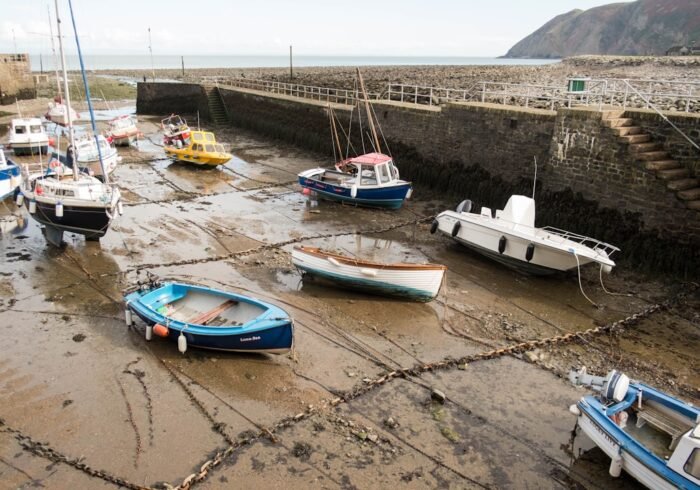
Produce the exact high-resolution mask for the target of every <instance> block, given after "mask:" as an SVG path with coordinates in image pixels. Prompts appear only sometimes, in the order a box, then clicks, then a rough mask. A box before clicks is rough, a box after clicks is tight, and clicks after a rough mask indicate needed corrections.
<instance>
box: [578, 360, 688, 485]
mask: <svg viewBox="0 0 700 490" xmlns="http://www.w3.org/2000/svg"><path fill="white" fill-rule="evenodd" d="M569 379H570V380H571V381H572V382H573V383H574V384H576V385H582V386H587V387H590V388H592V389H593V390H595V391H598V392H599V393H598V394H597V395H587V396H584V397H583V398H581V400H579V402H578V403H577V404H575V405H571V406H570V407H569V411H570V412H571V413H573V414H574V415H576V429H575V431H574V436H575V439H576V438H578V436H579V435H585V436H586V438H587V439H588V441H587V442H589V444H586V446H588V447H590V442H592V443H593V444H594V445H596V446H598V447H599V448H600V449H601V450H602V451H603V452H604V453H605V454H606V455H607V456H608V457H610V469H609V473H610V476H612V477H619V476H620V475H621V473H622V470H624V471H625V472H627V473H629V474H630V476H632V477H633V478H635V479H636V480H637V481H639V482H640V483H642V484H643V485H644V486H646V487H648V488H652V489H655V490H656V489H662V490H673V489H676V488H683V489H694V490H698V489H700V410H699V409H698V408H697V407H695V406H693V405H692V404H690V403H686V402H684V401H683V400H680V399H678V398H675V397H673V396H671V395H669V394H666V393H663V392H661V391H659V390H656V389H654V388H652V387H651V386H648V385H646V384H644V383H641V382H639V381H631V380H630V379H629V378H628V377H627V376H625V375H624V374H622V373H619V372H617V371H615V370H613V371H611V372H610V373H608V375H607V376H606V377H605V378H603V377H600V376H591V375H588V374H586V371H585V369H582V370H580V371H573V372H571V373H570V374H569ZM583 442H584V441H579V444H580V446H581V447H583ZM574 444H575V446H574V448H573V449H574V457H575V458H578V457H580V455H581V454H578V453H579V451H578V450H577V449H576V441H574Z"/></svg>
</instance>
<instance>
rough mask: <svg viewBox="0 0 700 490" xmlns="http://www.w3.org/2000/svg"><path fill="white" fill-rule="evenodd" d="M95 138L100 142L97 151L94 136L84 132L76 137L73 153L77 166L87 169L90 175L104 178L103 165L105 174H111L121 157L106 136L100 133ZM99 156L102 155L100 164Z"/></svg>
mask: <svg viewBox="0 0 700 490" xmlns="http://www.w3.org/2000/svg"><path fill="white" fill-rule="evenodd" d="M97 140H98V141H99V144H100V149H99V152H98V151H97V143H96V142H95V137H94V136H93V135H92V134H86V135H83V136H81V137H80V138H78V139H76V141H75V155H76V159H77V160H78V167H80V168H82V169H88V171H89V172H90V174H91V175H94V176H95V177H99V178H101V179H103V180H104V173H103V171H102V169H103V167H104V172H106V173H107V175H111V174H112V172H114V169H115V168H117V164H118V163H119V162H121V160H122V157H120V156H119V154H118V152H117V149H116V148H115V147H114V145H112V144H110V142H109V141H108V140H107V138H105V137H104V136H102V135H101V134H100V135H98V136H97ZM100 153H101V155H100ZM100 156H102V165H100ZM69 161H70V159H69Z"/></svg>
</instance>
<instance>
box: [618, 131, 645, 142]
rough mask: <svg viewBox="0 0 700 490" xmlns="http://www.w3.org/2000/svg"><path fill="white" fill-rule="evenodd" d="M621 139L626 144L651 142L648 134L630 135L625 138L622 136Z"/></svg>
mask: <svg viewBox="0 0 700 490" xmlns="http://www.w3.org/2000/svg"><path fill="white" fill-rule="evenodd" d="M620 139H621V140H622V141H624V142H625V143H629V144H630V145H631V144H634V143H648V142H649V141H651V136H650V135H648V134H643V133H641V134H628V135H625V136H620Z"/></svg>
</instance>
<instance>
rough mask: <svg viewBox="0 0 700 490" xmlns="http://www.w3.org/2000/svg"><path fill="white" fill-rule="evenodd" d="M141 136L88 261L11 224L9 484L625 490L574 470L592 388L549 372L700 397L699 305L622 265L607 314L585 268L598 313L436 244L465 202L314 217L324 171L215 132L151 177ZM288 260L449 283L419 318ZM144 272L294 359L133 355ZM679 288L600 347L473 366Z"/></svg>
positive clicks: (423, 198) (587, 462)
mask: <svg viewBox="0 0 700 490" xmlns="http://www.w3.org/2000/svg"><path fill="white" fill-rule="evenodd" d="M139 119H140V127H141V128H142V130H143V131H144V133H145V138H144V139H143V140H142V141H141V143H140V144H139V146H138V148H129V149H126V150H122V149H120V153H121V155H122V156H123V162H122V163H121V165H120V166H119V167H118V169H117V170H116V172H115V176H114V180H115V182H117V183H118V185H119V186H120V188H121V189H122V192H123V195H124V196H125V204H126V205H125V206H124V215H123V216H121V217H120V218H118V219H117V220H115V222H114V224H113V226H112V228H111V230H110V231H109V233H108V234H107V235H106V236H105V237H104V238H103V239H102V240H101V242H99V243H96V242H86V241H84V239H83V238H82V237H74V236H71V235H68V236H67V242H68V243H67V245H66V247H65V248H64V249H63V250H56V249H53V248H51V247H50V246H48V245H47V244H46V242H45V240H44V238H43V236H42V233H41V230H40V228H39V226H38V225H37V224H36V222H34V221H33V220H32V219H31V218H30V217H29V215H28V214H26V212H25V211H24V210H19V209H17V208H16V207H15V206H14V204H12V203H11V202H10V201H6V202H5V203H4V204H3V206H2V211H1V213H2V219H3V221H2V224H3V228H2V230H3V232H2V235H0V256H1V257H2V266H1V267H0V292H1V295H0V332H2V336H1V337H0V351H1V352H2V356H1V357H0V393H1V394H2V404H1V408H0V420H1V424H2V425H0V441H1V443H0V480H1V481H2V484H0V486H3V487H6V488H15V487H23V488H26V487H31V486H35V485H39V486H46V487H50V488H101V487H110V486H114V485H122V486H125V487H130V488H140V487H160V488H165V487H167V486H168V485H171V486H177V485H183V486H185V487H186V486H188V485H194V486H199V487H201V488H230V487H231V486H234V485H235V486H241V487H252V486H255V485H259V486H264V487H267V488H282V487H284V488H308V487H309V486H310V485H311V486H313V487H315V488H337V487H343V488H376V487H388V486H399V487H406V488H425V487H433V488H434V487H448V488H472V487H474V488H484V487H489V488H492V487H497V488H516V487H518V488H522V487H526V486H527V487H537V488H581V487H583V488H601V487H603V488H610V487H611V486H613V485H616V486H617V487H619V488H630V487H632V488H635V487H636V485H637V484H636V483H635V482H634V480H632V479H631V478H630V477H628V476H627V475H626V474H623V477H622V478H621V479H617V480H612V479H610V478H609V476H608V475H607V469H608V461H607V460H606V459H605V458H602V457H600V453H599V452H597V451H591V452H590V453H588V454H586V455H585V457H584V458H580V459H576V460H574V459H573V458H572V453H571V437H570V436H571V431H572V429H573V427H574V422H575V420H574V417H573V416H571V415H570V414H569V412H568V410H567V408H568V406H569V405H570V404H572V403H574V402H575V401H576V400H577V399H578V398H580V397H581V396H582V395H583V394H584V393H585V392H584V391H582V390H580V389H577V388H574V387H572V386H570V385H569V383H568V382H567V381H566V380H565V379H563V376H565V374H566V373H567V372H568V370H569V369H570V368H573V367H580V366H584V365H585V366H587V367H588V369H589V372H595V373H600V374H604V373H605V372H607V370H609V369H612V368H615V369H619V370H623V371H625V372H626V373H627V374H628V375H630V376H631V377H633V378H637V379H640V380H643V381H646V382H648V383H650V384H653V385H655V386H657V387H658V388H660V389H662V390H664V391H668V392H670V393H674V394H677V395H679V396H680V397H681V398H684V399H686V400H688V401H691V402H694V403H698V402H699V401H700V394H699V393H698V388H697V387H698V386H700V371H699V370H698V363H697V352H696V350H695V348H696V346H697V345H698V336H699V335H700V331H699V330H698V325H699V324H700V298H699V297H698V294H697V292H692V290H691V289H687V290H684V289H683V287H681V286H680V285H676V284H674V283H673V281H667V282H665V281H661V280H654V279H652V278H648V277H641V276H638V275H636V274H635V273H634V272H632V271H630V270H627V269H626V268H625V265H624V263H623V264H621V266H620V267H618V268H617V269H616V270H615V271H614V272H613V274H612V275H611V276H610V277H606V278H605V280H606V286H607V288H608V289H609V290H610V291H613V292H616V293H619V294H618V295H609V294H606V293H605V292H604V291H603V290H602V288H601V287H600V284H599V282H598V273H597V272H598V271H597V270H589V271H585V273H584V277H583V287H584V289H585V290H586V293H587V294H588V295H589V296H590V297H591V299H592V300H593V301H595V302H596V303H597V304H598V305H599V307H598V308H594V307H592V306H591V305H590V304H589V303H588V302H587V301H586V299H585V298H584V297H583V296H582V295H581V294H580V292H579V286H578V283H577V279H576V277H575V276H561V277H553V278H535V277H528V276H523V275H520V274H517V273H515V272H512V271H510V270H508V269H505V268H503V267H501V266H499V265H498V264H495V263H492V262H490V261H487V260H485V259H483V258H481V257H479V256H477V255H474V254H472V253H470V252H468V251H467V250H465V249H464V248H462V247H460V246H458V245H456V244H454V243H452V242H451V241H449V240H447V239H445V238H441V237H438V236H437V235H431V234H430V233H429V227H430V217H431V216H433V215H434V214H436V213H437V212H439V211H442V210H443V209H446V208H447V207H453V206H454V205H455V204H456V203H452V202H443V201H442V200H441V199H440V198H439V196H431V195H422V194H421V191H420V188H418V189H416V192H414V198H413V199H411V200H410V201H409V202H408V203H407V205H406V206H405V207H404V208H402V209H401V210H400V211H377V210H371V209H362V208H354V207H348V206H342V205H339V204H336V203H329V202H323V201H321V202H317V201H314V200H312V199H309V198H308V197H306V196H304V195H302V193H301V192H300V189H299V187H298V185H297V184H296V175H297V173H298V172H299V171H301V170H304V169H307V168H311V167H313V166H316V165H328V164H329V163H330V162H328V161H327V159H326V158H324V157H322V156H319V155H317V154H313V153H308V152H305V151H301V150H298V149H295V148H293V147H290V146H287V145H285V144H281V143H279V142H275V141H271V140H266V139H261V138H260V137H258V136H256V135H254V134H251V133H246V132H241V131H238V130H233V129H230V128H226V129H224V128H218V129H217V137H218V139H219V140H221V141H224V142H226V143H227V144H228V145H229V147H230V149H231V152H232V153H233V155H234V158H233V160H231V161H230V162H229V163H228V164H226V165H225V166H223V167H219V168H217V169H214V170H202V169H198V168H193V167H189V166H184V165H180V164H174V163H172V162H170V161H169V160H167V159H165V157H164V154H163V153H162V149H161V147H160V146H159V143H160V135H159V133H158V129H159V128H158V124H157V122H158V121H157V120H156V119H155V118H144V117H140V118H139ZM20 161H22V160H21V159H20ZM398 164H399V166H400V162H398ZM466 197H468V196H465V198H466ZM295 243H303V244H308V245H315V246H321V247H324V248H329V249H334V250H337V251H340V252H343V253H345V254H349V255H358V256H362V257H365V258H373V259H377V260H387V261H396V260H407V261H431V262H439V263H443V264H446V265H447V266H448V268H449V270H448V274H447V282H446V287H445V288H444V289H443V292H442V293H441V295H440V296H439V297H438V299H437V300H436V301H434V302H431V303H427V304H424V303H408V302H402V301H397V300H390V299H386V298H380V297H375V296H367V295H363V294H360V293H356V292H349V291H343V290H338V289H332V288H329V287H327V285H324V284H319V283H317V282H314V281H309V280H308V279H304V278H302V277H301V276H300V274H299V273H298V272H297V271H296V270H295V269H294V268H293V267H292V265H291V262H290V256H289V251H290V250H291V247H293V246H294V244H295ZM146 272H150V273H153V274H157V275H158V276H160V277H161V278H176V279H180V280H185V281H195V282H198V283H203V284H207V285H210V286H213V287H221V288H224V289H231V290H234V291H239V292H243V293H245V294H250V295H252V296H256V297H258V298H261V299H263V300H265V301H269V302H271V303H273V304H277V305H279V306H281V307H283V308H284V309H286V310H287V311H288V312H289V313H290V314H291V315H292V316H293V317H294V319H295V348H294V350H293V352H292V353H290V354H289V355H285V356H266V355H259V356H255V355H236V354H227V353H218V352H211V351H202V350H195V349H190V350H189V351H188V352H187V353H186V354H185V355H181V354H180V353H179V352H178V351H177V347H176V346H175V345H174V344H172V343H169V342H166V341H164V340H162V339H155V340H153V341H151V342H146V340H145V339H144V329H143V325H142V324H141V323H137V324H136V326H135V327H132V328H128V327H127V326H126V325H125V322H124V305H123V303H122V291H123V289H124V288H126V287H127V286H129V285H130V284H133V283H134V282H135V281H137V280H139V279H145V276H146ZM688 291H690V294H688V295H686V296H684V297H683V298H682V299H680V300H679V301H678V302H670V303H668V304H667V305H666V307H664V308H663V309H661V310H658V311H655V312H653V313H651V314H649V315H645V316H643V317H642V318H641V319H639V320H638V321H635V322H629V323H625V327H624V328H622V329H618V330H615V331H614V332H612V333H604V334H601V335H593V336H581V337H578V338H576V339H575V340H574V341H573V342H567V343H564V342H552V343H551V344H547V345H540V346H539V347H537V348H530V349H528V348H523V349H520V350H518V351H517V352H514V353H511V354H508V355H495V354H494V355H484V356H481V357H480V354H481V353H485V352H489V353H490V352H494V351H496V350H497V349H499V348H503V347H507V346H509V345H513V344H517V343H523V342H529V341H535V340H537V339H549V338H554V337H558V336H562V335H564V334H566V333H571V332H580V331H584V330H586V329H590V328H594V327H596V326H601V325H608V324H610V323H612V322H615V321H617V320H620V319H625V318H628V317H630V316H631V315H633V314H635V313H637V312H641V311H644V310H645V309H647V308H648V307H649V306H651V305H654V304H658V303H663V302H666V301H668V300H671V299H673V298H675V297H676V296H677V294H678V293H683V292H688ZM392 373H393V374H392ZM397 373H398V374H397ZM436 390H437V391H436ZM192 475H194V476H192Z"/></svg>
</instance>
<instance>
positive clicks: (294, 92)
mask: <svg viewBox="0 0 700 490" xmlns="http://www.w3.org/2000/svg"><path fill="white" fill-rule="evenodd" d="M202 82H203V85H208V86H214V87H219V88H224V89H225V88H226V87H232V88H243V89H250V90H259V91H262V92H269V93H272V94H279V95H287V96H290V97H300V98H304V99H312V100H318V101H321V102H333V103H337V104H347V105H354V104H356V103H357V101H358V99H359V97H360V95H359V92H358V91H357V90H347V89H341V88H331V87H318V86H314V85H301V84H298V83H286V82H277V81H272V80H252V79H248V78H227V77H202ZM367 95H368V96H369V98H370V99H374V100H379V99H380V98H381V94H373V93H368V94H367Z"/></svg>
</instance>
